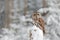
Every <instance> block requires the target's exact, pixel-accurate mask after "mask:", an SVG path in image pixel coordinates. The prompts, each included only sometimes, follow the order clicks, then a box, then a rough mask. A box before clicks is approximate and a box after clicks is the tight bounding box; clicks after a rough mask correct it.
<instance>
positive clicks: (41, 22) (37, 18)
mask: <svg viewBox="0 0 60 40" xmlns="http://www.w3.org/2000/svg"><path fill="white" fill-rule="evenodd" d="M32 19H33V20H34V22H35V23H37V24H38V25H39V28H40V29H42V30H43V33H45V28H44V26H45V22H44V20H43V19H42V17H41V15H40V14H39V13H34V14H33V15H32Z"/></svg>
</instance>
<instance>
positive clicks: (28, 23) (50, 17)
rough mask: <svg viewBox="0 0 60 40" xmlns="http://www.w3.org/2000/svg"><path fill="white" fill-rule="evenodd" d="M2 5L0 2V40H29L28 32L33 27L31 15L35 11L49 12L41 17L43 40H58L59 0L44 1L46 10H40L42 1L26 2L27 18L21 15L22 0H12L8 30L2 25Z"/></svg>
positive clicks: (59, 23) (2, 2) (59, 37)
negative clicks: (12, 5) (12, 9)
mask: <svg viewBox="0 0 60 40" xmlns="http://www.w3.org/2000/svg"><path fill="white" fill-rule="evenodd" d="M4 3H5V2H4V0H0V40H29V30H30V29H31V28H32V27H33V24H32V18H31V15H32V12H33V11H35V10H37V11H38V12H40V13H41V14H42V13H43V12H47V11H49V12H48V14H47V15H46V16H42V17H43V19H44V21H45V22H46V25H45V30H46V34H45V35H44V40H60V0H46V3H47V7H46V8H42V6H43V5H42V0H28V14H27V16H24V15H23V14H24V11H23V10H24V0H14V16H10V17H11V19H12V22H11V23H10V29H8V28H4V25H3V24H4V23H3V22H4ZM18 6H19V8H18ZM39 38H40V37H39Z"/></svg>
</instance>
